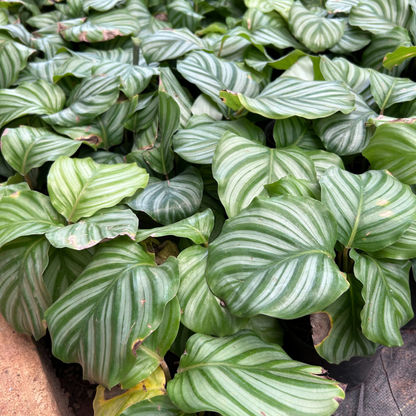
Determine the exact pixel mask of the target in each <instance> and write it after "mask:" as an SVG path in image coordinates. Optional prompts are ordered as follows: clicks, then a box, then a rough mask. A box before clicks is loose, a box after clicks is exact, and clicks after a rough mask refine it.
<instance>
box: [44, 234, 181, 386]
mask: <svg viewBox="0 0 416 416" xmlns="http://www.w3.org/2000/svg"><path fill="white" fill-rule="evenodd" d="M178 285H179V278H178V269H177V264H176V260H175V259H174V258H169V259H168V260H167V261H166V262H165V263H164V264H163V265H161V266H156V263H155V262H154V260H153V259H152V257H151V256H150V255H149V254H147V253H146V252H145V251H144V250H143V249H142V248H141V247H140V246H138V245H137V244H135V243H133V242H128V241H126V240H124V239H117V240H113V241H111V242H108V243H105V244H102V245H101V246H100V247H99V249H98V251H97V253H96V254H95V255H94V258H93V259H92V261H91V263H90V264H89V265H88V266H87V268H86V269H85V270H84V272H83V273H82V274H81V276H80V277H79V278H78V279H77V280H76V281H75V282H74V283H73V284H72V285H71V286H70V288H69V289H68V290H67V291H66V292H65V293H64V294H63V295H62V296H61V297H60V298H59V299H58V301H57V302H55V303H54V304H53V305H52V306H51V307H50V308H49V309H48V310H47V311H46V313H45V318H46V321H47V322H48V325H49V331H50V333H51V336H52V341H53V354H54V355H55V356H56V357H58V358H59V359H61V360H62V361H64V362H77V363H80V364H81V365H82V366H83V370H84V378H86V379H88V380H91V381H95V382H98V383H100V384H102V385H103V386H106V387H107V388H111V387H113V386H114V385H116V384H118V383H120V382H121V380H122V379H123V378H125V377H126V375H127V374H128V373H129V371H130V370H131V368H132V367H133V365H134V362H135V359H136V357H135V356H134V355H133V353H134V351H135V349H136V348H137V347H138V343H141V342H142V341H143V340H144V339H145V338H146V337H148V336H149V335H150V334H151V332H152V331H154V330H155V329H157V327H158V326H159V324H160V322H161V321H162V318H163V311H164V309H165V305H166V304H167V303H168V302H169V301H170V300H172V299H173V297H174V296H175V294H176V292H177V290H178ZM91 288H94V290H91ZM86 293H88V296H86V295H85V294H86ZM139 345H140V344H139ZM91 351H94V352H95V353H94V354H92V355H91V354H89V352H91ZM103 362H111V366H103V365H102V363H103Z"/></svg>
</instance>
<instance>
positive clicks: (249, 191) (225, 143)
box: [212, 132, 316, 218]
mask: <svg viewBox="0 0 416 416" xmlns="http://www.w3.org/2000/svg"><path fill="white" fill-rule="evenodd" d="M212 173H213V176H214V178H215V180H216V181H217V182H218V195H219V198H220V201H221V203H222V204H223V206H224V208H225V211H226V212H227V215H228V216H229V217H230V218H231V217H234V216H236V215H237V214H238V213H239V212H240V211H241V210H242V209H243V208H245V207H247V206H248V205H249V204H250V203H251V201H252V200H253V199H254V198H255V197H256V196H262V197H264V196H267V192H266V190H265V189H264V185H267V184H270V183H273V182H276V181H277V180H279V179H280V178H282V177H284V176H286V175H293V176H294V177H295V178H298V179H306V180H312V181H313V180H316V172H315V166H314V164H313V162H312V160H311V159H310V158H309V157H308V155H307V154H306V153H305V152H304V151H303V150H301V149H299V148H297V147H295V146H293V147H290V148H284V149H271V148H269V147H267V146H263V145H262V144H260V143H255V142H253V141H251V140H248V139H245V138H243V137H239V136H237V135H235V134H234V133H231V132H226V133H224V135H223V136H222V138H221V140H220V141H219V143H218V145H217V148H216V149H215V153H214V159H213V163H212Z"/></svg>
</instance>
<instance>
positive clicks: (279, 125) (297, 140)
mask: <svg viewBox="0 0 416 416" xmlns="http://www.w3.org/2000/svg"><path fill="white" fill-rule="evenodd" d="M244 137H246V136H244ZM273 138H274V142H275V143H276V147H278V148H279V147H288V146H298V147H300V148H302V149H305V150H306V149H308V150H310V149H317V148H318V149H323V148H324V147H323V145H322V142H321V141H320V139H319V137H318V136H317V135H316V133H315V132H314V130H313V128H312V124H311V122H310V121H308V120H305V119H303V118H300V117H290V118H285V119H282V120H276V121H275V123H274V126H273Z"/></svg>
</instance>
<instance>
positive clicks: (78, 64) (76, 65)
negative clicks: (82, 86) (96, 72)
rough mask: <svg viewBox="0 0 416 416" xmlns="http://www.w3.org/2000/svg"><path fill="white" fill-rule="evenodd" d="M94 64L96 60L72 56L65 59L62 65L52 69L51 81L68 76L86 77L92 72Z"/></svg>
mask: <svg viewBox="0 0 416 416" xmlns="http://www.w3.org/2000/svg"><path fill="white" fill-rule="evenodd" d="M58 56H59V55H58ZM96 65H97V62H94V60H90V59H85V58H79V57H77V56H74V57H72V58H69V59H67V60H66V61H65V62H64V63H63V64H62V65H60V66H59V67H57V68H56V69H55V70H54V74H53V82H58V81H59V80H60V79H62V78H64V77H68V76H73V77H77V78H88V77H90V76H91V74H92V68H94V67H95V66H96Z"/></svg>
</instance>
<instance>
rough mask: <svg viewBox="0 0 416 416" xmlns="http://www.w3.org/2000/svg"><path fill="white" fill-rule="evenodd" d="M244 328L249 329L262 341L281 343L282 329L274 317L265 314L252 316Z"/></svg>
mask: <svg viewBox="0 0 416 416" xmlns="http://www.w3.org/2000/svg"><path fill="white" fill-rule="evenodd" d="M244 329H251V330H252V331H254V332H255V333H256V334H257V335H258V336H259V337H260V338H261V339H262V340H263V341H264V342H267V343H269V344H277V345H280V346H282V345H283V336H284V331H283V328H282V327H281V325H280V324H279V320H278V319H276V318H272V317H270V316H266V315H256V316H253V317H252V318H251V319H250V321H249V322H248V324H247V325H246V326H245V327H244Z"/></svg>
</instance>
